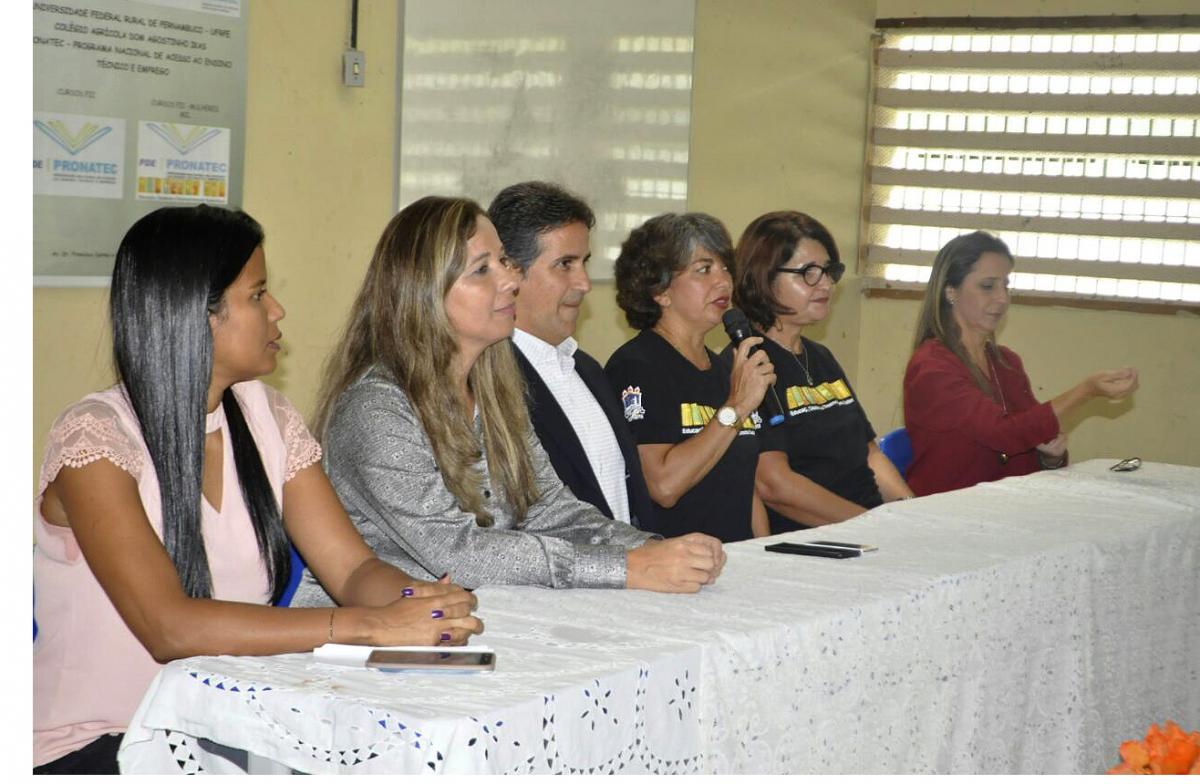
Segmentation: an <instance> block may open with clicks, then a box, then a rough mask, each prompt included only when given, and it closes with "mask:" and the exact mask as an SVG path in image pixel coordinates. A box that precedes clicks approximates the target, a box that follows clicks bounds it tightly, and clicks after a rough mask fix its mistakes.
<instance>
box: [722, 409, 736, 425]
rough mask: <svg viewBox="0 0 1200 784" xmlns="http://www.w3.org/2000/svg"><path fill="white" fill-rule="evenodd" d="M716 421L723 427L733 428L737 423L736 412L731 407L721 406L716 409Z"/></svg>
mask: <svg viewBox="0 0 1200 784" xmlns="http://www.w3.org/2000/svg"><path fill="white" fill-rule="evenodd" d="M717 421H718V422H719V423H721V424H722V425H724V426H725V427H733V426H734V425H736V424H737V421H738V415H737V411H735V410H734V408H733V406H721V407H720V408H719V409H717Z"/></svg>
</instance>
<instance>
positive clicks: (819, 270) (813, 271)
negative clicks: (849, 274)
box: [775, 261, 846, 286]
mask: <svg viewBox="0 0 1200 784" xmlns="http://www.w3.org/2000/svg"><path fill="white" fill-rule="evenodd" d="M775 271H776V272H790V273H792V274H793V275H799V276H801V277H802V278H804V282H805V283H807V284H808V285H810V286H815V285H817V284H818V283H820V282H821V276H822V275H828V276H829V279H830V280H831V281H833V282H834V283H837V282H838V281H839V280H841V279H842V273H843V272H845V271H846V265H845V264H842V263H841V262H839V261H831V262H829V264H828V265H826V266H823V265H821V264H817V263H815V262H814V263H813V264H805V265H804V266H803V267H776V268H775Z"/></svg>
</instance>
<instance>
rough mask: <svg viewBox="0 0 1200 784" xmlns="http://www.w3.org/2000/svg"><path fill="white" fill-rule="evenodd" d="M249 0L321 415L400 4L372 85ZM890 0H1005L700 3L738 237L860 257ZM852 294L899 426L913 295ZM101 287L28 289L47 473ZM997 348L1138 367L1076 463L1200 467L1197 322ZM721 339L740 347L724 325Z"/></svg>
mask: <svg viewBox="0 0 1200 784" xmlns="http://www.w3.org/2000/svg"><path fill="white" fill-rule="evenodd" d="M247 5H248V7H249V19H248V24H249V69H248V73H249V76H248V79H249V84H248V90H247V108H246V125H247V127H246V133H247V143H246V180H245V208H246V209H247V210H248V211H249V212H250V213H251V214H253V215H254V216H255V217H257V218H258V219H259V220H260V221H262V223H263V225H264V226H265V227H266V230H267V236H268V239H267V259H268V266H269V270H270V274H271V285H272V288H273V289H274V291H275V293H276V294H277V295H278V296H279V297H280V298H281V300H282V301H283V303H284V305H285V307H286V308H287V309H288V318H287V319H286V320H285V321H284V322H283V323H282V325H281V326H282V328H283V330H284V335H285V344H286V351H285V355H284V356H283V358H282V361H281V363H280V370H279V371H278V372H277V373H276V375H275V376H274V377H273V378H272V379H271V381H272V383H274V384H276V385H277V386H279V387H280V388H281V389H283V390H284V391H285V392H286V393H287V394H288V395H289V396H290V397H292V399H293V400H294V401H295V402H296V404H297V405H298V406H299V407H300V408H301V410H302V411H304V412H305V413H309V412H311V409H312V404H313V403H314V401H315V395H316V379H317V377H318V374H319V371H320V365H321V362H322V361H323V360H324V356H325V353H326V351H327V350H328V348H329V346H330V345H331V343H332V341H333V339H334V336H335V334H336V332H337V330H338V329H339V328H340V325H341V323H342V320H343V318H344V315H345V313H346V311H347V309H348V308H349V305H350V300H351V298H352V294H353V290H354V288H355V286H356V285H357V284H358V282H359V281H360V279H361V275H362V272H363V270H364V268H365V266H366V263H367V260H368V259H369V257H370V252H371V249H372V247H373V244H374V241H375V239H376V237H377V236H378V234H379V232H380V230H381V229H382V226H383V224H384V223H385V222H386V220H387V219H388V217H389V215H390V213H391V208H392V204H393V198H394V195H393V161H394V145H395V141H394V140H395V125H396V124H395V93H396V84H395V65H396V63H395V54H396V24H397V8H396V6H397V3H395V2H392V1H391V0H365V1H364V2H363V3H361V4H360V6H361V11H360V14H361V16H360V20H361V23H360V27H359V37H360V44H359V45H360V47H361V48H362V49H363V50H364V51H366V53H367V63H368V71H367V78H366V84H367V86H366V87H364V88H361V89H351V88H344V87H342V86H341V84H340V72H339V64H340V54H341V51H342V49H343V47H344V45H345V41H346V25H347V18H346V17H347V13H346V4H345V3H339V2H329V1H328V0H254V1H253V2H251V3H248V4H247ZM1190 6H1191V2H1190V1H1189V0H1178V1H1176V2H1137V0H1126V2H1119V3H1118V2H1091V3H1087V2H1083V3H1081V2H1073V3H1070V4H1067V3H1065V2H1061V1H1056V2H1048V1H1043V0H1019V1H1016V2H1014V1H1012V0H1010V2H1008V3H1006V4H1005V5H1004V8H1005V9H1007V10H1008V11H1009V12H1010V13H1015V14H1030V15H1034V14H1051V13H1054V14H1060V13H1066V12H1067V11H1066V9H1068V8H1069V9H1070V12H1072V13H1185V12H1188V11H1190V10H1192V9H1191V8H1190ZM877 8H878V16H880V17H899V16H912V15H956V16H958V15H964V14H971V13H976V14H986V15H994V14H996V13H998V11H996V10H995V4H994V3H991V2H987V3H984V2H949V0H946V1H945V2H934V1H933V0H907V1H904V2H902V1H900V0H878V2H875V0H842V2H838V3H829V2H824V0H698V3H697V13H696V58H695V81H694V92H693V121H692V152H691V163H690V175H689V179H690V183H689V185H690V188H689V193H690V196H689V207H690V208H691V209H697V210H705V211H708V212H712V213H714V214H715V215H717V216H718V217H720V218H722V219H723V220H724V221H725V222H726V224H727V225H728V227H729V229H730V231H731V232H732V233H733V235H734V238H735V239H736V238H737V235H738V234H739V233H740V232H741V230H742V229H743V228H744V227H745V225H746V224H747V223H748V222H749V221H750V219H752V218H753V217H754V216H756V215H758V214H760V213H761V212H764V211H766V210H769V209H777V208H781V207H792V208H797V209H802V210H804V211H807V212H811V213H812V214H814V215H816V216H817V217H819V218H820V219H821V220H822V221H824V222H825V223H826V224H827V225H828V226H829V227H830V229H831V230H832V231H833V232H834V234H835V236H836V237H837V238H838V242H839V244H840V246H841V250H842V254H843V256H844V257H845V258H846V259H847V260H853V259H854V258H855V255H856V253H857V241H858V231H859V196H860V183H861V180H862V171H863V154H864V140H865V124H866V100H867V94H866V93H867V80H868V64H869V36H870V33H871V30H872V22H873V20H874V18H875V17H876V14H877ZM577 187H580V189H581V190H585V191H586V188H585V187H584V186H577ZM839 289H840V291H839V294H838V297H837V300H836V303H835V310H834V315H833V316H832V317H831V319H830V321H829V322H828V323H827V324H825V325H822V327H821V328H819V329H816V330H814V332H813V336H814V337H816V338H817V339H819V340H822V341H824V342H826V343H827V344H829V345H830V347H831V348H832V349H833V351H834V352H835V353H836V355H837V356H838V357H839V359H840V360H841V361H842V363H843V365H844V366H845V367H846V369H847V371H848V372H849V373H850V374H851V376H852V381H853V382H854V383H855V384H856V386H857V388H858V390H859V392H860V395H861V397H862V399H863V401H864V403H865V405H866V407H867V410H868V413H869V414H870V416H871V418H872V421H873V422H874V424H875V426H876V429H877V430H879V431H880V432H883V431H885V430H887V429H889V428H891V427H893V426H896V425H898V424H900V419H901V417H900V377H901V375H902V373H903V368H904V364H905V362H906V360H907V357H908V352H909V346H908V343H909V340H910V335H911V330H912V322H913V319H914V318H915V310H916V304H915V303H913V302H907V301H896V300H881V299H868V298H864V297H863V296H862V295H861V293H860V285H859V279H858V278H857V277H855V276H854V275H852V274H849V275H847V276H846V278H844V279H843V281H842V283H841V285H840V286H839ZM106 298H107V289H85V290H69V289H36V290H35V291H34V294H33V305H34V323H33V334H34V340H33V351H34V385H33V391H34V407H33V436H34V455H33V464H34V471H35V472H36V466H37V464H38V462H39V461H40V459H41V449H42V444H43V442H44V439H45V433H46V431H47V430H48V429H49V426H50V424H51V422H52V421H53V418H54V417H55V416H56V415H57V413H58V412H59V411H61V410H62V408H63V407H65V406H66V405H68V404H69V403H70V402H72V401H73V400H76V399H77V398H79V397H80V396H81V395H83V394H85V393H86V392H88V391H90V390H94V389H98V388H101V387H103V386H105V385H107V384H108V383H110V381H111V375H110V372H109V360H108V336H107V332H106V327H105V323H104V322H105V314H104V308H105V305H106ZM629 334H630V333H629V330H628V329H627V328H626V327H625V325H624V321H623V318H622V317H621V315H620V313H619V311H618V310H617V308H616V306H615V304H614V303H613V294H612V287H611V285H609V284H598V285H597V286H596V288H595V289H594V291H593V292H592V294H591V295H590V297H589V300H588V303H587V308H586V311H585V314H584V319H583V321H582V323H581V327H580V331H579V338H580V342H581V343H582V344H583V345H584V347H585V348H587V349H588V350H589V351H591V352H592V353H594V354H595V355H596V356H597V357H598V358H600V359H601V360H604V359H605V358H607V356H608V355H609V353H611V351H612V350H613V349H614V348H615V347H616V346H618V345H620V343H621V342H623V341H624V340H625V339H627V337H628V335H629ZM1002 340H1003V342H1005V343H1007V344H1008V345H1011V346H1013V347H1014V348H1015V349H1017V351H1018V352H1020V353H1021V355H1022V357H1023V358H1024V360H1025V364H1026V366H1027V368H1028V369H1029V373H1030V376H1031V378H1032V379H1033V381H1034V386H1035V388H1036V389H1037V391H1038V392H1039V394H1042V395H1044V396H1049V395H1053V394H1055V393H1057V392H1058V391H1060V390H1061V389H1063V388H1065V387H1066V386H1067V385H1069V384H1071V383H1074V382H1075V381H1076V380H1077V379H1078V378H1079V377H1081V376H1082V375H1083V374H1084V373H1086V372H1088V371H1090V370H1093V369H1098V368H1102V367H1110V366H1116V365H1120V364H1126V363H1131V364H1136V365H1137V366H1138V367H1139V368H1140V369H1141V371H1142V389H1141V391H1139V392H1138V394H1137V396H1136V398H1135V400H1134V401H1133V403H1132V404H1118V405H1114V406H1109V405H1100V404H1097V405H1094V406H1092V407H1091V408H1090V409H1089V410H1088V411H1087V413H1089V414H1091V415H1090V416H1088V417H1087V418H1082V419H1081V420H1080V418H1077V421H1076V424H1075V427H1074V428H1073V430H1072V433H1071V436H1072V453H1073V455H1074V456H1075V457H1076V459H1081V458H1086V457H1092V456H1100V455H1111V456H1117V455H1130V454H1140V455H1141V456H1142V457H1144V458H1147V459H1158V460H1167V461H1171V462H1179V463H1189V464H1193V465H1200V360H1198V359H1197V355H1198V354H1200V317H1197V316H1196V315H1195V314H1181V315H1150V314H1138V313H1128V312H1119V311H1101V310H1084V309H1078V308H1065V307H1056V306H1014V307H1013V309H1012V311H1011V313H1010V316H1009V319H1008V323H1007V325H1006V327H1005V328H1004V331H1003V333H1002ZM710 342H711V343H712V345H714V347H717V346H720V345H721V344H723V342H724V341H723V340H722V339H721V338H720V336H719V334H717V333H716V332H715V333H714V334H713V335H712V336H711V337H710ZM1125 409H1128V411H1127V412H1126V413H1124V414H1123V415H1122V416H1120V417H1119V418H1112V417H1113V415H1114V412H1115V411H1121V410H1125Z"/></svg>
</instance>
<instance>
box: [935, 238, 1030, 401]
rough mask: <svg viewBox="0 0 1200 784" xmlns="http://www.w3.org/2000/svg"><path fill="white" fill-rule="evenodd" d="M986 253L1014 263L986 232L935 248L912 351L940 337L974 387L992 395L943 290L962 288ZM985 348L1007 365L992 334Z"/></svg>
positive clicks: (999, 242) (1005, 249) (1002, 243)
mask: <svg viewBox="0 0 1200 784" xmlns="http://www.w3.org/2000/svg"><path fill="white" fill-rule="evenodd" d="M985 253H998V254H1000V255H1001V256H1003V257H1004V258H1006V259H1008V262H1009V264H1012V262H1013V256H1012V253H1011V252H1009V250H1008V245H1005V244H1004V241H1003V240H1001V239H1000V238H998V237H994V236H992V235H991V234H988V233H987V232H986V231H973V232H971V233H970V234H960V235H959V236H957V237H955V238H954V239H952V240H950V241H949V242H947V243H946V244H945V245H944V246H943V247H942V249H941V250H939V251H938V254H937V256H936V257H935V258H934V260H933V268H932V269H931V270H930V272H929V283H928V285H926V286H925V297H924V300H923V301H922V302H921V313H920V315H919V316H918V317H917V331H916V336H915V338H914V339H913V351H916V350H917V349H918V348H920V347H921V344H922V343H924V342H925V341H926V340H940V341H941V342H942V345H944V346H945V347H946V348H948V349H950V351H951V352H952V353H953V354H954V356H956V357H958V359H959V361H960V362H962V363H963V365H965V366H966V368H967V370H968V371H969V372H970V374H971V380H973V381H974V382H975V386H977V387H979V388H980V389H982V390H983V391H984V392H985V393H987V394H988V395H992V396H993V397H994V396H995V393H994V392H993V391H992V385H991V384H989V383H988V380H987V378H986V377H985V376H984V375H983V371H982V370H981V369H980V368H979V367H977V366H976V365H975V363H974V362H972V361H971V358H970V357H968V356H967V350H966V348H965V347H964V346H963V342H962V335H961V334H960V332H959V328H958V322H956V321H955V320H954V315H953V314H952V313H951V307H952V306H951V304H950V297H949V295H948V294H947V293H946V289H947V288H953V289H956V290H957V289H961V288H962V285H963V281H964V280H965V279H966V277H967V275H970V274H971V270H973V269H975V263H976V262H977V261H979V257H980V256H982V255H983V254H985ZM984 351H987V352H989V353H990V354H991V355H992V356H993V357H994V358H995V360H996V361H997V362H999V363H1000V364H1001V365H1003V366H1004V367H1008V363H1007V362H1005V361H1004V356H1003V355H1002V354H1001V353H1000V351H999V349H997V348H996V336H995V334H992V335H990V336H989V337H988V339H987V341H986V342H985V343H984Z"/></svg>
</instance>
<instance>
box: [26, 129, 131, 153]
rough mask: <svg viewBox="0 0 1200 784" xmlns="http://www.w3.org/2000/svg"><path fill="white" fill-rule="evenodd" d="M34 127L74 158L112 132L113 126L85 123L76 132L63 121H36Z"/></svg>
mask: <svg viewBox="0 0 1200 784" xmlns="http://www.w3.org/2000/svg"><path fill="white" fill-rule="evenodd" d="M33 125H34V127H35V128H37V129H38V130H39V131H41V132H42V133H44V134H46V135H47V136H49V137H50V140H51V141H52V142H54V143H55V144H57V145H58V146H59V147H62V148H63V149H64V150H66V151H67V153H68V154H70V155H72V156H74V155H78V154H79V153H81V152H83V151H84V150H86V149H87V148H88V147H91V146H92V145H93V144H95V143H96V142H98V141H100V139H101V138H103V137H104V136H107V135H108V134H109V133H111V132H112V126H111V125H96V124H95V123H94V122H84V123H83V125H82V127H80V129H79V130H78V131H75V132H72V131H71V129H70V127H69V126H68V125H67V124H66V123H65V122H63V121H62V120H50V121H49V122H42V121H41V120H34V121H33Z"/></svg>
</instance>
